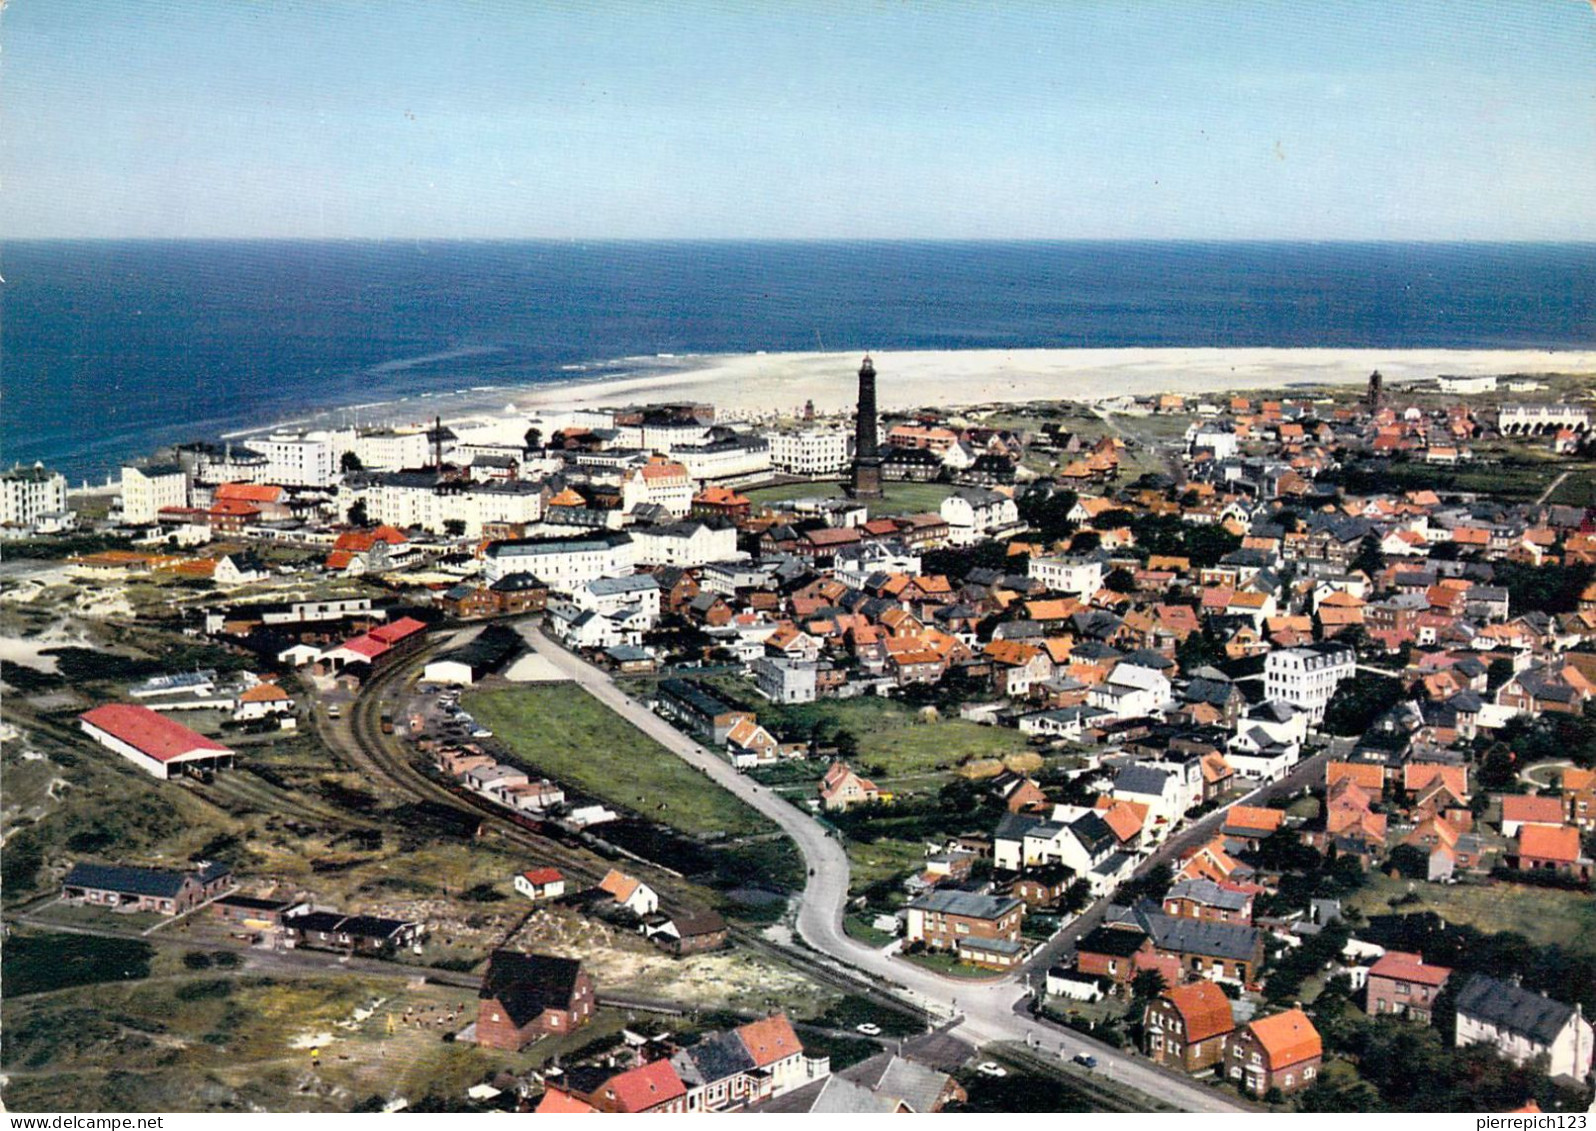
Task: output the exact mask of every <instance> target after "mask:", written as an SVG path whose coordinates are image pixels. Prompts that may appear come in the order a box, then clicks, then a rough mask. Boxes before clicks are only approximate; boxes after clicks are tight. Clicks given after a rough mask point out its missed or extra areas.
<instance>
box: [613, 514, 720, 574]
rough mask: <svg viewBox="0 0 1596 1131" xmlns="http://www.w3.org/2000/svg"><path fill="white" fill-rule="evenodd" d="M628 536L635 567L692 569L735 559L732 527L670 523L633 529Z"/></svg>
mask: <svg viewBox="0 0 1596 1131" xmlns="http://www.w3.org/2000/svg"><path fill="white" fill-rule="evenodd" d="M628 533H630V534H631V536H632V542H633V544H634V545H635V546H636V547H637V552H636V560H637V564H638V565H646V566H681V567H683V568H692V567H695V566H702V565H708V564H709V563H710V562H726V561H732V560H734V559H735V558H737V556H738V551H737V528H736V527H734V526H710V525H708V524H706V523H702V522H673V523H671V524H670V525H668V526H634V527H632V528H631V529H630V530H629V531H628Z"/></svg>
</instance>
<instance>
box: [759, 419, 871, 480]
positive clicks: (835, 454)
mask: <svg viewBox="0 0 1596 1131" xmlns="http://www.w3.org/2000/svg"><path fill="white" fill-rule="evenodd" d="M765 440H766V442H768V443H769V445H770V463H771V466H772V467H774V468H775V469H776V470H777V471H785V472H787V473H788V474H789V475H808V476H820V475H836V474H839V473H840V472H843V471H846V470H848V466H849V464H850V463H851V462H852V460H853V436H852V435H851V434H850V433H849V432H847V431H845V430H844V429H841V428H802V429H796V430H788V429H783V430H779V431H775V432H767V433H766V434H765Z"/></svg>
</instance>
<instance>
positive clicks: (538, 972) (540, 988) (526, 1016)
mask: <svg viewBox="0 0 1596 1131" xmlns="http://www.w3.org/2000/svg"><path fill="white" fill-rule="evenodd" d="M581 973H582V964H581V962H579V961H577V960H576V959H574V958H556V957H554V956H552V955H547V954H522V953H521V952H519V951H514V950H496V951H494V952H493V955H492V957H490V958H489V959H488V968H487V971H486V972H485V973H484V974H483V975H482V988H481V989H480V990H479V991H478V992H477V996H478V997H480V998H483V999H492V1000H496V1001H497V1002H498V1003H499V1004H500V1005H501V1006H503V1007H504V1011H505V1013H506V1014H508V1015H509V1018H510V1023H511V1024H513V1025H514V1026H515V1027H516V1028H518V1029H519V1028H521V1027H523V1026H525V1025H526V1024H527V1023H528V1022H530V1021H532V1020H534V1019H535V1018H537V1017H540V1016H541V1015H542V1014H543V1011H544V1010H546V1009H569V1008H570V1004H571V998H572V997H573V996H574V995H575V993H576V983H577V978H578V977H579V976H580V975H581Z"/></svg>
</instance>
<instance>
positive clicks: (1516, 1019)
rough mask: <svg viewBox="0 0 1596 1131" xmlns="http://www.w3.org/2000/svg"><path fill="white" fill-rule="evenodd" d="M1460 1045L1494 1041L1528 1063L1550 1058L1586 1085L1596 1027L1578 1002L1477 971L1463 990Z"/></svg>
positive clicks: (1551, 1069)
mask: <svg viewBox="0 0 1596 1131" xmlns="http://www.w3.org/2000/svg"><path fill="white" fill-rule="evenodd" d="M1456 1040H1457V1044H1458V1046H1459V1047H1462V1046H1464V1045H1473V1044H1488V1045H1492V1046H1494V1047H1495V1049H1496V1051H1497V1052H1499V1053H1501V1054H1502V1055H1503V1056H1505V1057H1507V1059H1509V1060H1512V1061H1515V1062H1516V1063H1519V1064H1527V1063H1529V1062H1530V1061H1532V1060H1534V1059H1535V1058H1536V1057H1542V1056H1544V1057H1546V1071H1547V1073H1548V1075H1551V1076H1554V1077H1556V1076H1563V1077H1567V1078H1569V1079H1571V1080H1575V1081H1578V1082H1579V1083H1581V1084H1583V1083H1584V1082H1585V1081H1586V1080H1587V1078H1588V1077H1589V1076H1590V1072H1591V1052H1592V1046H1593V1045H1596V1031H1593V1030H1592V1028H1591V1023H1590V1022H1589V1021H1587V1020H1586V1019H1585V1015H1584V1012H1583V1011H1582V1010H1581V1009H1580V1007H1579V1006H1578V1005H1569V1004H1567V1003H1565V1002H1561V1001H1558V1000H1557V999H1556V998H1550V997H1547V996H1546V995H1545V994H1544V993H1536V992H1534V991H1533V990H1526V989H1524V988H1523V987H1522V986H1519V985H1516V984H1514V983H1512V982H1503V981H1498V980H1497V979H1495V978H1492V977H1489V976H1488V975H1485V974H1472V975H1470V976H1469V979H1468V981H1467V982H1465V983H1464V984H1463V988H1462V989H1461V990H1459V991H1458V995H1457V1029H1456Z"/></svg>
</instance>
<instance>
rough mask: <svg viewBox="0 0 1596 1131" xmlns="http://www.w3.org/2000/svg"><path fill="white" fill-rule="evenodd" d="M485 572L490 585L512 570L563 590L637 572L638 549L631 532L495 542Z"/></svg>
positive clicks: (485, 562) (488, 550) (488, 551)
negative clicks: (599, 579)
mask: <svg viewBox="0 0 1596 1131" xmlns="http://www.w3.org/2000/svg"><path fill="white" fill-rule="evenodd" d="M483 557H484V561H483V571H482V575H483V577H484V578H485V579H486V580H487V582H488V584H489V585H492V584H493V583H494V582H496V581H498V580H499V579H500V578H503V577H506V576H508V575H509V574H512V573H530V574H532V575H533V576H534V577H536V578H538V579H539V580H541V581H542V582H544V584H546V585H548V587H549V588H550V589H555V590H558V591H560V592H563V593H569V592H571V591H572V590H573V589H574V588H575V587H576V586H578V585H584V584H586V583H587V582H589V581H595V580H597V579H598V578H601V577H627V576H629V575H630V574H632V573H633V572H635V566H636V562H637V550H636V547H635V546H634V545H633V544H632V539H631V537H630V536H629V535H626V534H620V533H606V534H593V535H590V536H587V537H580V538H544V539H525V538H523V539H517V540H515V541H510V542H494V543H493V544H492V545H490V546H489V547H488V548H487V550H486V551H485V552H484V555H483Z"/></svg>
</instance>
